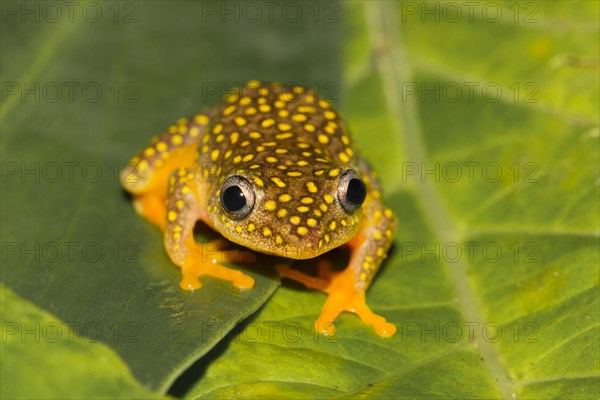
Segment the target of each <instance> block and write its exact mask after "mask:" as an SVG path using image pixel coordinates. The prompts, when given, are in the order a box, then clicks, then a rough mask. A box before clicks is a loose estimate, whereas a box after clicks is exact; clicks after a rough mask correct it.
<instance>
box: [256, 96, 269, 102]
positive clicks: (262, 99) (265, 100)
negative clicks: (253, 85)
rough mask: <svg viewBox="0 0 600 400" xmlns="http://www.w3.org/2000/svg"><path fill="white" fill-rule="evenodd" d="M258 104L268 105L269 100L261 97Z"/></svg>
mask: <svg viewBox="0 0 600 400" xmlns="http://www.w3.org/2000/svg"><path fill="white" fill-rule="evenodd" d="M257 102H258V104H266V103H267V99H265V98H264V97H260V98H259V99H258V101H257Z"/></svg>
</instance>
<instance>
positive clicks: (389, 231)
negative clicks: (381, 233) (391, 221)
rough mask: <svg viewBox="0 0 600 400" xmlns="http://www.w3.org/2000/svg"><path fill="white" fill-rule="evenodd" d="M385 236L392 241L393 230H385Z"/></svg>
mask: <svg viewBox="0 0 600 400" xmlns="http://www.w3.org/2000/svg"><path fill="white" fill-rule="evenodd" d="M385 236H386V237H387V238H388V239H390V238H391V237H392V231H391V229H386V230H385Z"/></svg>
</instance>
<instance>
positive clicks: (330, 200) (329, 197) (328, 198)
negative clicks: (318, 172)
mask: <svg viewBox="0 0 600 400" xmlns="http://www.w3.org/2000/svg"><path fill="white" fill-rule="evenodd" d="M323 200H325V203H327V204H331V203H333V196H332V195H330V194H326V195H323Z"/></svg>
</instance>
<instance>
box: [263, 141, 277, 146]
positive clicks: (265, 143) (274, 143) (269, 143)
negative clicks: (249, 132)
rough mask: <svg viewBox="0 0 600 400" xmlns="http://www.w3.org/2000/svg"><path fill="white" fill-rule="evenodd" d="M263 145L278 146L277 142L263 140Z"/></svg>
mask: <svg viewBox="0 0 600 400" xmlns="http://www.w3.org/2000/svg"><path fill="white" fill-rule="evenodd" d="M263 146H267V147H273V146H277V142H263Z"/></svg>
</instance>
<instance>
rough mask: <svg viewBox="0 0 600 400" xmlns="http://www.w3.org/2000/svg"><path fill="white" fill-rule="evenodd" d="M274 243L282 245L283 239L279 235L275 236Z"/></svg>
mask: <svg viewBox="0 0 600 400" xmlns="http://www.w3.org/2000/svg"><path fill="white" fill-rule="evenodd" d="M275 243H277V244H281V243H283V239H282V238H281V236H279V235H275Z"/></svg>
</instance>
